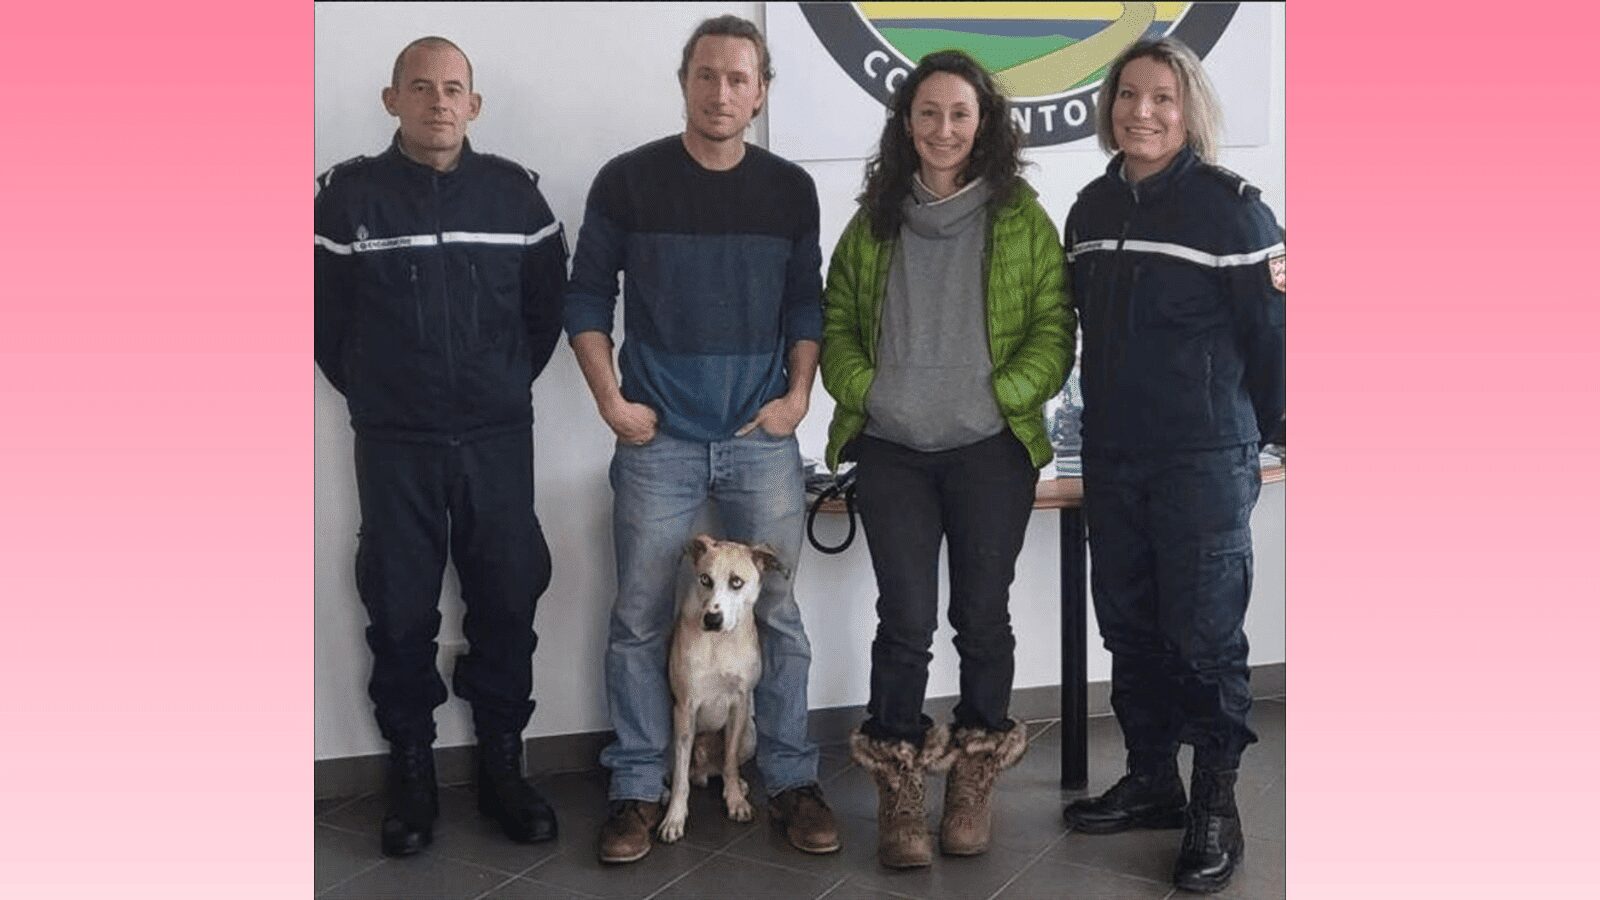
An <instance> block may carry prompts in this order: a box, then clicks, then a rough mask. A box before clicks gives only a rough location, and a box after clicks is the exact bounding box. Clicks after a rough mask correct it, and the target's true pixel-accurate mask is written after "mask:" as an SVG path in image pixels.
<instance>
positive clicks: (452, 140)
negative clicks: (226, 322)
mask: <svg viewBox="0 0 1600 900" xmlns="http://www.w3.org/2000/svg"><path fill="white" fill-rule="evenodd" d="M383 104H384V108H385V109H387V110H388V112H389V114H390V115H393V116H395V117H396V118H398V119H399V121H400V127H399V130H398V131H397V133H396V134H395V137H394V140H393V141H392V143H391V144H390V146H389V148H388V149H387V150H386V151H384V152H383V153H382V154H380V155H378V156H375V157H371V158H366V157H358V158H356V159H353V160H350V161H347V162H345V163H341V164H339V165H338V166H335V167H334V168H333V169H331V170H329V171H328V172H326V173H324V174H323V175H322V176H321V177H320V178H319V185H320V190H319V193H318V195H317V200H316V245H317V249H316V359H317V365H318V367H319V368H320V369H321V370H322V373H323V374H324V375H325V376H326V377H327V379H328V381H329V382H330V383H331V384H332V385H333V386H334V387H335V388H337V389H338V390H339V392H340V393H342V394H343V395H344V396H345V399H346V401H347V402H348V404H349V408H350V424H351V426H352V427H353V428H354V429H355V463H356V489H357V492H358V493H359V495H360V502H361V536H360V544H359V548H358V550H357V553H356V586H357V589H358V591H359V592H360V595H361V602H362V604H363V605H364V606H365V607H366V609H367V614H368V618H369V619H370V622H371V624H370V626H369V627H368V628H367V643H368V645H369V646H370V647H371V648H372V657H373V665H372V678H371V682H370V685H369V692H370V694H371V696H372V700H373V703H374V704H375V706H376V714H377V719H378V727H379V729H380V730H381V731H382V733H383V736H384V738H385V739H386V740H387V741H388V742H389V746H390V757H389V763H390V765H389V778H388V802H387V808H386V810H385V813H384V818H383V823H382V844H383V851H384V853H386V854H389V855H393V856H402V855H408V854H412V853H416V852H417V851H419V850H421V849H422V848H423V847H425V846H427V845H428V843H430V842H431V840H432V836H433V823H434V820H435V819H436V818H437V816H438V787H437V784H436V779H435V777H434V769H433V750H432V744H433V739H434V736H435V731H434V722H433V710H434V708H435V707H437V706H438V705H439V704H441V703H443V702H444V700H445V697H446V693H445V685H444V681H443V679H442V678H441V677H440V675H439V672H438V669H437V666H436V664H435V658H436V655H437V653H438V644H437V642H436V641H437V637H438V633H439V620H440V616H439V609H438V605H439V591H440V587H441V583H442V579H443V576H444V567H445V561H446V559H447V558H449V559H453V560H454V561H455V567H456V573H457V574H458V575H459V576H460V581H461V597H462V600H463V602H464V604H465V606H466V616H465V618H464V620H463V623H462V630H463V632H464V633H465V636H466V638H467V640H468V641H469V642H470V645H471V648H470V651H469V652H468V653H467V654H465V655H463V656H461V657H459V658H458V659H457V661H456V664H455V673H454V678H453V684H454V688H455V692H456V694H457V695H458V696H460V697H462V698H464V699H466V700H467V701H469V702H470V703H471V704H472V716H473V724H474V726H475V730H476V732H477V738H478V767H477V777H478V807H479V809H480V810H482V811H483V812H484V813H485V814H486V815H489V816H490V817H492V818H494V819H495V820H496V821H498V822H499V824H500V826H501V827H502V829H503V830H504V831H505V832H506V834H507V835H508V836H509V837H511V838H512V839H513V840H516V841H520V842H535V841H545V840H550V839H552V838H554V837H555V836H556V820H555V814H554V812H553V811H552V810H551V809H550V806H549V805H548V804H547V803H546V802H545V801H544V799H543V798H541V797H540V796H539V795H538V793H537V792H536V791H535V790H534V789H533V788H532V787H531V786H530V785H528V783H527V782H526V781H524V780H523V777H522V730H523V729H524V728H526V727H527V724H528V719H529V717H530V716H531V715H532V713H533V707H534V704H533V701H532V699H531V697H530V694H531V692H532V657H533V649H534V645H535V643H536V637H535V635H534V631H533V616H534V604H535V602H536V600H537V599H538V597H539V595H540V594H542V593H543V592H544V590H545V588H546V587H547V586H548V585H549V583H550V553H549V549H548V548H547V546H546V544H545V540H544V536H543V533H542V532H541V530H540V527H539V520H538V518H537V517H536V516H535V514H534V506H533V444H532V431H531V426H532V422H533V411H532V404H531V401H530V398H529V389H530V387H531V386H532V383H533V379H534V378H535V377H536V376H537V375H538V374H539V372H540V371H541V370H542V369H543V368H544V366H545V363H546V362H548V361H549V359H550V354H551V352H552V350H553V349H554V347H555V342H556V338H557V336H558V335H559V333H560V329H561V291H562V286H563V284H564V282H565V279H566V248H565V239H564V237H563V236H562V234H561V229H560V226H559V224H558V223H557V222H556V221H555V219H554V217H553V216H552V215H551V212H550V207H549V205H548V204H546V203H545V200H544V198H543V197H542V196H541V195H540V193H539V189H538V186H537V184H538V178H537V176H535V175H534V174H533V173H532V172H530V171H528V170H526V169H524V168H523V167H521V166H520V165H517V164H516V163H513V162H511V161H509V160H505V159H501V158H499V157H495V156H490V155H488V154H480V153H477V152H474V150H473V149H472V147H471V145H470V144H469V143H468V141H467V135H466V132H467V125H468V123H470V122H471V121H472V120H474V119H476V118H477V116H478V113H479V111H480V110H481V109H482V104H483V98H482V97H480V96H479V95H478V94H477V93H475V92H474V91H473V89H472V65H471V63H470V62H468V60H467V57H466V54H465V53H463V52H462V51H461V49H460V48H459V47H457V46H456V45H455V44H453V43H451V42H450V41H448V40H445V39H444V38H439V37H426V38H420V39H418V40H416V41H413V42H412V43H411V44H409V45H407V46H406V48H405V49H404V50H402V51H401V52H400V55H399V57H397V58H396V60H395V65H394V73H393V77H392V80H391V83H390V85H389V86H388V87H387V88H385V89H384V91H383Z"/></svg>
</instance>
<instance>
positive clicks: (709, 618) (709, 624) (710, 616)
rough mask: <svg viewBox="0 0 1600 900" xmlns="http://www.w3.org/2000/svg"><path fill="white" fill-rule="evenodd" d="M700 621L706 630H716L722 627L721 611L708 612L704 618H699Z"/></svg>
mask: <svg viewBox="0 0 1600 900" xmlns="http://www.w3.org/2000/svg"><path fill="white" fill-rule="evenodd" d="M701 622H702V623H704V625H705V626H706V630H707V631H718V630H720V629H721V628H722V613H719V612H716V613H711V612H708V613H706V616H705V618H704V619H701Z"/></svg>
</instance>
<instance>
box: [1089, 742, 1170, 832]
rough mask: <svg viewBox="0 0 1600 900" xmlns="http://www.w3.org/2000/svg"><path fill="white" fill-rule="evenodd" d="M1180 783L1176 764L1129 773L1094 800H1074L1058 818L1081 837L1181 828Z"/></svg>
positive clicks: (1132, 770)
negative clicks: (1063, 819) (1139, 829)
mask: <svg viewBox="0 0 1600 900" xmlns="http://www.w3.org/2000/svg"><path fill="white" fill-rule="evenodd" d="M1183 806H1184V796H1183V782H1182V781H1181V780H1179V778H1178V763H1177V761H1176V760H1172V761H1168V762H1166V763H1164V764H1161V765H1158V766H1156V767H1154V768H1141V769H1138V770H1134V769H1131V768H1130V769H1129V771H1128V774H1126V775H1124V776H1122V778H1121V779H1119V780H1118V781H1117V783H1116V784H1114V785H1112V786H1111V789H1110V790H1108V791H1106V792H1105V793H1104V794H1101V795H1100V796H1098V797H1087V798H1084V799H1082V800H1074V801H1073V802H1071V803H1069V804H1067V808H1066V809H1065V810H1063V811H1062V817H1063V818H1065V819H1066V820H1067V824H1068V825H1071V826H1072V827H1073V829H1074V830H1076V831H1081V832H1083V833H1085V834H1115V833H1117V832H1119V831H1127V830H1128V829H1130V828H1182V827H1183Z"/></svg>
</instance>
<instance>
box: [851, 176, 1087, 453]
mask: <svg viewBox="0 0 1600 900" xmlns="http://www.w3.org/2000/svg"><path fill="white" fill-rule="evenodd" d="M1037 197H1038V192H1036V191H1035V190H1034V189H1033V188H1032V187H1031V186H1029V185H1028V184H1027V183H1026V182H1019V184H1018V188H1017V191H1016V192H1015V193H1014V194H1013V195H1012V197H1011V199H1010V200H1009V201H1008V202H1007V203H1006V204H1005V205H1003V206H1002V207H1001V208H1000V209H998V210H997V211H995V212H993V213H991V216H990V221H989V234H988V240H987V241H986V242H985V247H984V259H983V283H984V286H985V290H984V305H985V308H986V311H987V315H986V321H987V323H988V329H989V357H990V360H991V361H992V362H993V364H994V375H993V383H994V396H995V401H996V403H998V405H999V407H1000V414H1001V416H1003V417H1004V418H1005V420H1006V424H1007V425H1008V426H1010V428H1011V432H1012V434H1014V435H1016V437H1017V440H1019V441H1021V442H1022V445H1023V446H1024V447H1027V448H1028V455H1029V456H1030V457H1031V458H1032V459H1033V464H1034V465H1035V466H1042V465H1044V464H1045V463H1046V462H1048V461H1049V460H1050V458H1051V456H1052V455H1053V453H1052V451H1051V448H1050V440H1049V438H1048V437H1047V436H1046V434H1045V429H1044V413H1043V409H1044V402H1045V401H1046V400H1048V399H1049V398H1050V397H1052V396H1053V395H1054V394H1055V393H1056V392H1057V391H1059V390H1060V389H1061V385H1062V383H1064V382H1065V381H1066V378H1067V372H1068V371H1069V370H1070V368H1071V365H1072V357H1073V343H1074V331H1075V327H1076V317H1075V316H1074V314H1073V311H1072V306H1071V303H1070V301H1069V298H1068V295H1067V292H1066V288H1065V285H1064V283H1063V280H1062V267H1061V247H1060V244H1059V242H1058V241H1057V240H1056V234H1055V224H1054V223H1053V222H1051V221H1050V217H1049V215H1048V214H1047V213H1046V212H1045V211H1044V208H1043V207H1042V206H1040V205H1039V202H1038V199H1037ZM894 244H895V242H894V240H888V241H879V240H878V239H877V238H875V237H873V235H872V224H871V220H870V218H869V216H868V215H867V212H866V210H865V209H860V210H857V211H856V214H855V217H854V218H852V219H851V220H850V224H848V225H846V226H845V230H844V234H843V235H841V236H840V238H839V243H838V245H837V246H836V247H835V248H834V251H833V259H832V261H831V262H830V263H829V265H828V281H827V287H826V289H825V290H824V292H823V336H822V383H823V386H824V387H826V388H827V389H828V393H829V394H832V395H833V398H834V401H835V406H834V411H833V421H832V423H831V424H830V425H829V426H828V451H827V458H828V466H829V467H830V468H835V469H837V468H838V466H839V461H840V458H841V453H842V451H843V450H844V448H845V446H846V445H847V444H849V443H850V442H851V441H852V440H854V439H855V437H856V435H858V434H860V433H861V429H862V428H863V427H864V426H865V425H866V421H867V392H868V391H870V390H871V388H872V377H873V372H874V367H875V365H876V359H877V352H878V325H879V321H880V314H881V313H882V311H883V298H884V292H885V290H886V289H887V287H888V283H889V262H890V260H891V259H892V258H893V256H894Z"/></svg>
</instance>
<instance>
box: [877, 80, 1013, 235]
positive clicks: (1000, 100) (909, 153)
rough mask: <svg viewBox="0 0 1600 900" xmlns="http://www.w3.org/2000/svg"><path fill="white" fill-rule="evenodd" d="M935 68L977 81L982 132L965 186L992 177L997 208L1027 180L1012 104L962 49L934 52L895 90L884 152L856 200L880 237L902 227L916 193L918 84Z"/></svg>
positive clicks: (962, 178) (992, 199)
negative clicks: (905, 207) (913, 127)
mask: <svg viewBox="0 0 1600 900" xmlns="http://www.w3.org/2000/svg"><path fill="white" fill-rule="evenodd" d="M935 72H949V73H950V74H952V75H958V76H960V77H961V78H963V79H965V80H966V82H967V83H968V84H970V85H972V89H973V90H974V91H975V92H977V95H978V133H977V134H976V135H975V136H974V137H973V140H972V156H971V157H969V158H968V160H967V166H966V168H965V169H963V170H962V172H961V175H960V177H959V181H960V183H961V184H971V183H972V182H974V181H976V180H977V179H979V178H986V179H988V181H989V186H990V188H991V189H992V190H993V193H992V194H991V195H990V198H989V207H990V209H991V210H993V209H998V208H999V207H1000V206H1002V205H1004V204H1005V203H1006V201H1008V200H1010V199H1011V194H1012V192H1013V191H1014V190H1015V189H1016V185H1017V182H1018V181H1020V180H1021V179H1022V166H1023V161H1022V132H1021V130H1019V129H1018V128H1017V125H1016V123H1015V122H1013V121H1012V119H1011V104H1010V102H1009V101H1007V100H1006V95H1005V94H1002V93H1001V92H1000V88H999V87H997V86H996V85H995V83H994V79H993V78H992V77H991V76H990V75H989V73H988V72H986V71H984V68H983V66H981V65H979V64H978V61H977V60H975V59H973V58H972V57H970V56H968V55H967V54H965V53H962V52H961V51H960V50H940V51H937V52H935V53H929V54H928V55H927V56H924V57H923V58H922V61H921V62H919V63H917V67H916V68H915V69H913V70H912V72H911V74H910V75H908V76H906V78H905V80H904V81H902V82H900V87H899V88H898V89H896V90H895V93H894V100H893V101H892V104H891V106H890V115H889V118H888V120H887V121H885V122H884V123H883V136H882V137H881V138H879V139H878V155H876V156H874V157H873V158H872V159H871V160H868V162H867V178H866V188H865V189H864V190H863V191H862V192H861V196H859V197H857V198H856V199H857V200H858V201H860V203H861V205H862V206H864V207H866V209H867V215H868V216H869V217H870V218H871V220H872V234H873V236H874V237H876V238H877V239H878V240H880V241H886V240H889V239H890V238H892V237H893V236H894V235H895V234H896V233H897V232H898V231H899V230H900V220H901V218H902V213H901V210H900V205H901V204H902V203H903V202H904V201H905V198H906V195H907V194H909V193H911V176H912V174H913V173H915V172H916V171H917V169H918V168H919V167H920V166H921V165H922V161H921V159H920V158H919V157H918V156H917V149H916V147H915V145H913V144H912V142H911V135H910V134H908V133H907V128H908V126H909V124H910V122H911V102H912V101H913V100H915V99H916V97H917V88H918V86H920V85H921V84H922V82H923V80H924V79H926V78H927V77H928V76H929V75H932V74H933V73H935Z"/></svg>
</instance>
